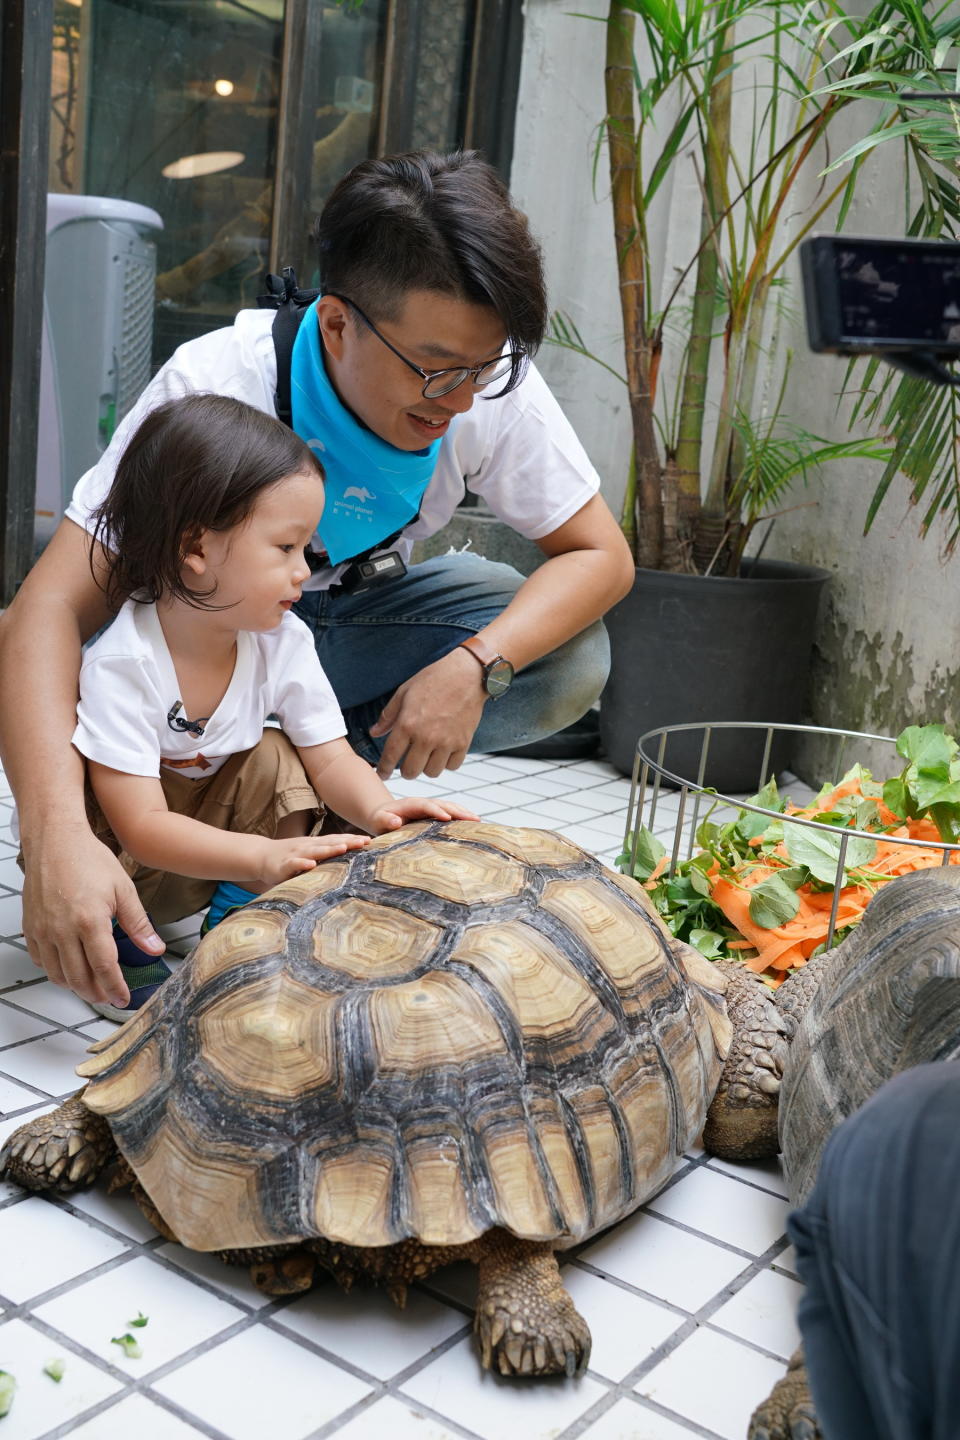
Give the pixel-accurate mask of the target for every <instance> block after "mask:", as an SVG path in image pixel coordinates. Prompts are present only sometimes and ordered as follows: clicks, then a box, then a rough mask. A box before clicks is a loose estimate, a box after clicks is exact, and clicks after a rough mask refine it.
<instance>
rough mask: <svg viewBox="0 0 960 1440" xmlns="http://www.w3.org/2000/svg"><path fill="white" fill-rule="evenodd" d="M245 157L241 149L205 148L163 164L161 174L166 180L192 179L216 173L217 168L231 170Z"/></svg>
mask: <svg viewBox="0 0 960 1440" xmlns="http://www.w3.org/2000/svg"><path fill="white" fill-rule="evenodd" d="M246 158H247V157H246V156H245V155H244V154H243V152H242V151H241V150H207V151H206V152H205V153H203V154H200V155H181V157H180V159H179V160H172V161H171V162H170V164H169V165H164V167H163V170H162V171H161V174H163V175H165V176H166V177H167V179H168V180H193V179H194V178H195V177H196V176H198V175H216V174H217V172H218V171H219V170H232V169H233V167H234V165H240V164H242V162H243V161H244V160H245V159H246Z"/></svg>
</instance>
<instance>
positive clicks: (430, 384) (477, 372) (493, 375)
mask: <svg viewBox="0 0 960 1440" xmlns="http://www.w3.org/2000/svg"><path fill="white" fill-rule="evenodd" d="M332 298H333V299H334V300H342V301H343V303H344V305H349V306H350V309H351V310H354V311H356V313H357V315H358V316H359V317H360V319H361V320H362V321H363V323H364V325H366V327H367V329H368V330H372V331H373V333H374V335H376V337H377V339H378V340H380V341H382V342H383V344H384V345H386V347H387V349H388V350H392V351H393V353H394V355H396V357H397V359H398V360H402V361H403V363H404V365H406V366H408V367H409V368H410V369H411V370H413V371H415V373H416V374H417V375H419V376H420V378H421V380H422V381H423V389H422V390H421V391H420V394H421V395H422V396H423V398H424V400H439V398H440V396H441V395H449V394H450V391H451V390H456V388H457V386H458V385H462V384H463V382H464V380H466V378H467V376H468V375H469V376H470V377H471V379H472V381H473V383H474V385H476V386H477V387H478V388H482V387H483V386H484V385H491V384H492V383H493V381H494V380H502V379H503V378H504V376H505V375H509V373H510V371H511V370H512V369H513V368H514V367H515V366H516V365H519V364H520V363H521V362H522V361H523V360H525V359H526V355H525V354H524V352H523V351H522V350H511V351H510V352H509V353H508V354H506V355H498V356H497V358H496V359H495V360H485V361H484V363H483V364H482V365H462V366H457V367H456V368H453V367H451V368H450V369H447V370H421V368H420V366H419V365H415V364H414V363H413V361H412V360H408V359H407V357H406V355H401V354H400V351H399V350H398V349H397V347H396V345H391V343H390V341H389V340H388V339H387V337H386V335H381V334H380V331H379V330H378V329H377V327H376V325H374V323H373V321H372V320H370V319H368V317H367V316H366V315H364V313H363V311H362V310H361V309H360V306H359V305H356V304H354V302H353V301H352V300H348V299H347V297H346V295H334V296H332Z"/></svg>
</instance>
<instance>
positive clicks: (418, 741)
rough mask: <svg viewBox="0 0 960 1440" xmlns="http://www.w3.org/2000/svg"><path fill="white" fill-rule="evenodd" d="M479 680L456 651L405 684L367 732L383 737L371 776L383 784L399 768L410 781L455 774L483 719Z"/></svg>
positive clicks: (464, 656)
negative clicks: (418, 778) (374, 770)
mask: <svg viewBox="0 0 960 1440" xmlns="http://www.w3.org/2000/svg"><path fill="white" fill-rule="evenodd" d="M480 681H481V672H480V667H479V666H478V664H477V662H476V660H475V659H474V657H473V656H472V655H469V654H468V653H467V652H466V650H461V649H459V648H458V649H456V650H451V651H450V654H449V655H444V656H443V658H442V659H440V660H436V661H434V663H433V664H432V665H428V666H427V668H426V669H425V670H418V671H417V673H416V675H412V676H411V677H410V679H409V680H407V681H405V682H404V684H403V685H401V686H400V688H399V689H398V690H396V691H394V694H393V696H392V697H391V699H390V702H389V703H388V704H387V706H386V707H385V708H384V711H383V713H382V715H381V716H380V719H379V720H378V721H377V723H376V725H371V727H370V734H371V735H373V736H375V737H377V738H379V737H380V736H381V735H389V739H388V740H387V743H386V745H385V746H384V747H383V754H382V755H381V757H380V764H379V765H378V766H377V774H378V775H380V776H381V777H382V778H384V779H386V778H387V777H388V776H389V775H392V774H393V772H394V770H395V769H397V768H398V767H399V769H400V773H401V775H402V776H403V778H404V779H405V780H414V779H416V777H417V776H418V775H430V776H432V777H436V776H437V775H441V774H442V773H443V771H444V770H457V769H459V767H460V766H461V765H462V764H463V762H464V759H465V758H466V754H467V751H468V750H469V748H470V741H471V740H472V739H473V736H474V732H475V731H476V728H477V726H478V725H479V724H480V717H481V715H482V714H483V704H484V701H485V699H486V693H485V691H484V689H483V686H482V684H481V683H480ZM463 818H467V819H472V818H474V817H472V816H467V817H463Z"/></svg>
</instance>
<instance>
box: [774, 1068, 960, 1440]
mask: <svg viewBox="0 0 960 1440" xmlns="http://www.w3.org/2000/svg"><path fill="white" fill-rule="evenodd" d="M788 1229H789V1233H790V1236H791V1239H792V1240H793V1242H794V1244H795V1245H796V1247H797V1255H798V1268H799V1272H800V1277H801V1279H802V1280H803V1282H804V1284H805V1286H806V1293H805V1295H804V1298H803V1300H802V1301H801V1303H800V1328H801V1331H802V1333H803V1342H804V1350H805V1353H806V1358H807V1365H808V1369H809V1372H810V1383H811V1389H812V1391H813V1399H814V1404H815V1407H816V1411H817V1415H818V1417H819V1420H820V1424H821V1427H822V1429H823V1434H824V1437H825V1440H954V1437H956V1436H957V1435H958V1434H960V1064H956V1063H954V1062H942V1063H940V1064H936V1065H923V1066H919V1067H918V1068H916V1069H914V1070H909V1071H906V1072H905V1073H904V1074H902V1075H899V1076H897V1077H896V1078H895V1079H894V1080H892V1081H891V1082H890V1083H889V1084H887V1085H885V1086H884V1087H883V1088H882V1089H881V1090H880V1091H878V1093H877V1094H876V1095H875V1096H874V1097H873V1099H872V1100H870V1101H869V1102H868V1104H867V1105H865V1106H864V1107H863V1109H862V1110H860V1111H859V1112H858V1113H857V1114H856V1115H854V1116H851V1118H850V1119H849V1120H847V1121H845V1122H844V1124H843V1125H842V1126H841V1127H840V1128H839V1129H838V1130H837V1131H836V1132H835V1133H834V1135H833V1136H832V1137H831V1139H830V1141H829V1143H828V1145H827V1146H826V1148H825V1150H824V1155H823V1161H822V1163H821V1167H820V1173H819V1176H818V1179H817V1183H816V1185H815V1187H814V1190H813V1192H812V1194H811V1196H810V1198H809V1200H808V1202H807V1204H806V1205H805V1206H804V1208H803V1209H802V1210H799V1211H798V1212H796V1213H795V1214H794V1215H792V1216H791V1217H790V1221H789V1225H788Z"/></svg>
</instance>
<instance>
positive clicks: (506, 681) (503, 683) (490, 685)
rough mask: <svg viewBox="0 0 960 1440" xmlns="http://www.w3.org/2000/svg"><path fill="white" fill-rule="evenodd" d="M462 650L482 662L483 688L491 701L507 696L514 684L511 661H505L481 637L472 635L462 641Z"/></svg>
mask: <svg viewBox="0 0 960 1440" xmlns="http://www.w3.org/2000/svg"><path fill="white" fill-rule="evenodd" d="M460 649H461V650H469V651H470V654H471V655H472V656H473V657H474V659H476V660H478V661H479V662H480V668H481V670H482V671H483V688H484V690H486V692H487V694H488V695H489V697H490V699H491V700H499V699H500V696H501V695H505V694H506V693H507V691H508V690H509V689H510V686H511V685H512V684H513V666H512V665H511V664H510V661H509V660H505V659H504V658H503V656H502V655H499V654H498V653H497V651H496V650H494V649H493V647H492V646H490V645H487V644H485V643H484V641H483V640H481V639H480V636H479V635H471V636H470V638H469V640H461V641H460Z"/></svg>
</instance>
